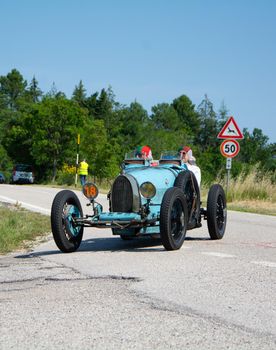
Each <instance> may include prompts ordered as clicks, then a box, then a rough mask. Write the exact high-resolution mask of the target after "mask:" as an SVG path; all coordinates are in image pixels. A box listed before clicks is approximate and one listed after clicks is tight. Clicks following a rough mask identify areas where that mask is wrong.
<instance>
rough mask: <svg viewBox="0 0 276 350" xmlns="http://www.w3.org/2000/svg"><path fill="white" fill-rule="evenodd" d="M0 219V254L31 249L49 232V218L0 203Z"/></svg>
mask: <svg viewBox="0 0 276 350" xmlns="http://www.w3.org/2000/svg"><path fill="white" fill-rule="evenodd" d="M0 217H1V220H0V254H6V253H8V252H11V251H14V250H18V249H26V248H28V247H31V244H32V243H33V242H35V241H36V240H37V239H38V238H39V237H45V235H46V234H47V233H49V232H50V231H51V229H50V218H49V216H45V215H42V214H39V213H33V212H30V211H27V210H25V209H23V208H21V207H20V206H17V205H9V206H7V205H3V204H1V203H0Z"/></svg>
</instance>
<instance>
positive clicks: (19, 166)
mask: <svg viewBox="0 0 276 350" xmlns="http://www.w3.org/2000/svg"><path fill="white" fill-rule="evenodd" d="M15 171H24V172H26V173H31V172H32V171H33V169H32V166H31V165H27V164H17V165H16V166H15Z"/></svg>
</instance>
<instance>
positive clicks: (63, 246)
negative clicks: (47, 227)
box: [51, 190, 83, 253]
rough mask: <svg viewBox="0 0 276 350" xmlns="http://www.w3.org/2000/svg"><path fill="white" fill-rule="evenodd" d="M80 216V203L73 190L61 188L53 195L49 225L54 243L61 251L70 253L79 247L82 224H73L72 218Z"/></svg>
mask: <svg viewBox="0 0 276 350" xmlns="http://www.w3.org/2000/svg"><path fill="white" fill-rule="evenodd" d="M82 216H83V213H82V208H81V204H80V201H79V199H78V197H77V196H76V194H75V193H74V192H72V191H68V190H63V191H60V192H59V193H58V194H57V195H56V196H55V198H54V201H53V204H52V209H51V226H52V232H53V237H54V240H55V242H56V245H57V246H58V248H59V249H60V250H61V251H62V252H64V253H71V252H74V251H76V250H77V249H78V248H79V246H80V244H81V241H82V236H83V226H77V225H75V222H74V219H75V218H79V217H82Z"/></svg>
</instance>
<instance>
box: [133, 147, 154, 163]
mask: <svg viewBox="0 0 276 350" xmlns="http://www.w3.org/2000/svg"><path fill="white" fill-rule="evenodd" d="M135 156H136V157H137V158H141V159H145V160H148V161H151V160H152V153H151V148H150V147H149V146H138V147H137V148H136V153H135Z"/></svg>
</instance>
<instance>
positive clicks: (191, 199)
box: [174, 170, 201, 229]
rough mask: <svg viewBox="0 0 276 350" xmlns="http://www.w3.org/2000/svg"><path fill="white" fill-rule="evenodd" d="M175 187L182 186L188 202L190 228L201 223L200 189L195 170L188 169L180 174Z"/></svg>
mask: <svg viewBox="0 0 276 350" xmlns="http://www.w3.org/2000/svg"><path fill="white" fill-rule="evenodd" d="M174 186H175V187H178V188H180V189H181V190H182V191H183V193H184V196H185V198H186V202H187V208H188V229H191V228H194V227H196V226H201V225H200V191H199V187H198V183H197V180H196V177H195V175H194V173H193V172H191V171H189V170H186V171H182V172H181V173H179V174H178V176H177V178H176V180H175V183H174Z"/></svg>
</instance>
